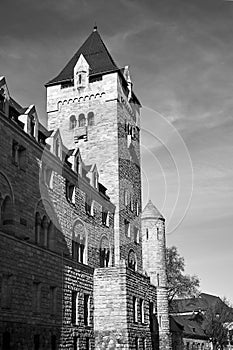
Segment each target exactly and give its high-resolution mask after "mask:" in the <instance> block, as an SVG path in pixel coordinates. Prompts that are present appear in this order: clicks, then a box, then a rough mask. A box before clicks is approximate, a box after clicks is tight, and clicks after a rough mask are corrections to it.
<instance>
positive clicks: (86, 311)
mask: <svg viewBox="0 0 233 350" xmlns="http://www.w3.org/2000/svg"><path fill="white" fill-rule="evenodd" d="M84 324H85V326H88V325H89V324H90V295H89V294H84Z"/></svg>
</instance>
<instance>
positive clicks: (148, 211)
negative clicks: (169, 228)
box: [142, 200, 164, 220]
mask: <svg viewBox="0 0 233 350" xmlns="http://www.w3.org/2000/svg"><path fill="white" fill-rule="evenodd" d="M148 218H152V219H163V220H164V217H163V215H162V214H161V213H160V211H159V210H158V209H157V208H156V206H155V205H154V204H153V203H152V202H151V200H149V202H148V203H147V205H146V206H145V208H144V209H143V212H142V219H148Z"/></svg>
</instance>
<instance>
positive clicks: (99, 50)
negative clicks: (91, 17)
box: [46, 26, 119, 86]
mask: <svg viewBox="0 0 233 350" xmlns="http://www.w3.org/2000/svg"><path fill="white" fill-rule="evenodd" d="M81 54H83V56H84V57H85V59H86V61H87V62H88V64H89V66H90V71H89V74H90V75H92V74H98V73H104V72H109V71H116V70H118V69H119V68H118V67H117V65H116V64H115V62H114V61H113V59H112V57H111V55H110V53H109V51H108V49H107V48H106V46H105V44H104V42H103V40H102V39H101V36H100V34H99V33H98V31H97V27H96V26H95V27H94V30H93V32H92V33H91V34H90V35H89V37H88V38H87V40H86V41H85V42H84V43H83V45H82V46H81V47H80V48H79V49H78V51H77V52H76V53H75V54H74V56H73V57H72V58H71V60H70V61H69V62H68V63H67V65H66V66H65V68H63V70H62V71H61V72H60V73H59V74H58V75H57V76H56V77H55V78H54V79H52V80H50V81H49V82H48V83H47V84H46V86H47V85H52V84H56V83H59V82H61V81H67V80H71V79H73V70H74V66H75V64H76V63H77V61H78V59H79V56H80V55H81Z"/></svg>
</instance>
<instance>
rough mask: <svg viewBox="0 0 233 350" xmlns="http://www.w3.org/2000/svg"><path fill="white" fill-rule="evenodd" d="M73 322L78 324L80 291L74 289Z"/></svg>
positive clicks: (72, 303)
mask: <svg viewBox="0 0 233 350" xmlns="http://www.w3.org/2000/svg"><path fill="white" fill-rule="evenodd" d="M71 298H72V300H71V308H72V309H71V323H72V324H74V325H77V324H78V292H77V291H75V290H73V291H72V296H71Z"/></svg>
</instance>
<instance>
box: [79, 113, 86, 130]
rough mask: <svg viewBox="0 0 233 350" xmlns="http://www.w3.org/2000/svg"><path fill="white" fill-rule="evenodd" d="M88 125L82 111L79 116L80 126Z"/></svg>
mask: <svg viewBox="0 0 233 350" xmlns="http://www.w3.org/2000/svg"><path fill="white" fill-rule="evenodd" d="M85 125H86V120H85V115H84V114H83V113H81V114H80V115H79V117H78V126H79V127H83V126H85Z"/></svg>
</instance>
